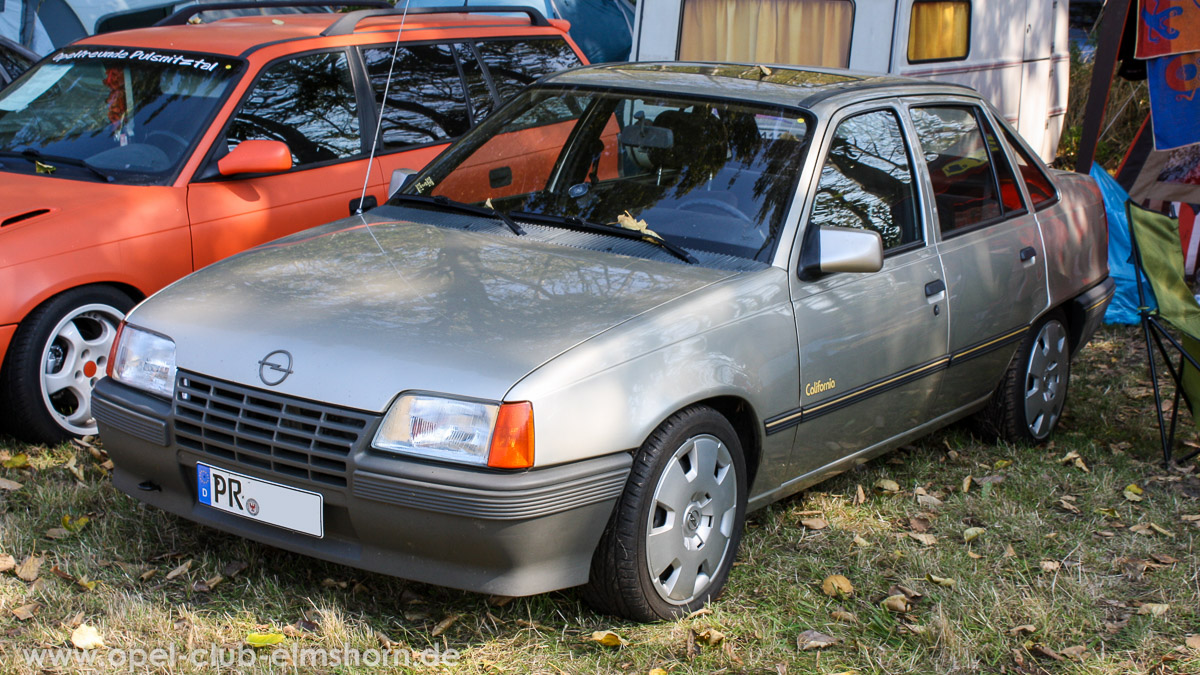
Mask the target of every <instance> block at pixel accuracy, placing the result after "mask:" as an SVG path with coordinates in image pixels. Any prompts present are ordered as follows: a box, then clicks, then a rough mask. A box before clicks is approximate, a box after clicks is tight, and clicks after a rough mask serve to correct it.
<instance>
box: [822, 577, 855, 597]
mask: <svg viewBox="0 0 1200 675" xmlns="http://www.w3.org/2000/svg"><path fill="white" fill-rule="evenodd" d="M821 592H822V593H824V594H825V595H828V596H829V597H831V598H840V597H844V596H849V595H853V594H854V584H852V583H850V580H849V579H847V578H846V577H844V576H842V575H840V574H830V575H829V576H827V577H825V580H824V581H822V582H821Z"/></svg>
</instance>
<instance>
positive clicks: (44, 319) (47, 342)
mask: <svg viewBox="0 0 1200 675" xmlns="http://www.w3.org/2000/svg"><path fill="white" fill-rule="evenodd" d="M132 306H133V301H132V300H130V298H129V297H128V296H126V295H125V294H124V293H122V292H120V291H118V290H116V289H115V288H110V287H107V286H90V287H84V288H75V289H72V290H70V291H67V292H65V293H63V294H61V295H58V296H56V297H54V298H52V299H51V300H50V301H48V302H46V303H45V304H43V305H42V306H40V307H38V308H37V309H35V310H34V311H32V312H30V313H29V316H27V317H26V318H25V320H24V321H22V322H21V325H20V326H18V327H17V331H16V333H15V334H14V335H13V340H12V342H11V343H10V344H9V346H8V353H7V355H6V356H5V359H4V366H3V369H2V370H0V397H3V401H4V405H3V411H4V412H3V416H4V424H5V427H6V428H7V430H8V431H9V433H11V434H12V435H14V436H16V437H18V438H20V439H22V440H26V441H29V442H31V443H47V444H53V443H60V442H62V441H64V440H66V439H68V438H70V437H72V436H84V435H87V434H94V433H96V421H95V420H94V419H93V418H92V405H91V400H92V387H93V386H95V384H96V381H97V380H99V379H100V378H101V377H103V376H104V371H105V368H106V367H107V365H108V354H109V351H110V349H111V348H112V343H113V339H114V338H115V337H116V334H117V326H118V324H120V322H121V319H122V318H123V317H124V316H125V313H126V312H128V311H129V309H130V308H131V307H132Z"/></svg>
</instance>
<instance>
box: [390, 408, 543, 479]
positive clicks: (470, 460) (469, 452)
mask: <svg viewBox="0 0 1200 675" xmlns="http://www.w3.org/2000/svg"><path fill="white" fill-rule="evenodd" d="M372 445H373V446H374V447H375V448H377V449H379V450H386V451H388V452H395V453H398V454H403V455H418V456H422V457H432V458H435V459H444V460H448V461H452V462H461V463H464V464H477V465H480V466H484V465H486V466H491V467H496V468H505V469H517V468H526V467H529V466H533V406H532V405H530V404H529V403H526V402H521V403H504V404H499V405H498V404H495V403H481V402H478V401H465V400H462V399H455V398H445V397H442V396H432V395H428V394H405V395H403V396H401V397H400V398H398V399H396V402H395V403H393V404H392V407H391V409H390V410H388V413H387V415H386V416H385V417H384V418H383V424H381V425H379V431H378V432H376V434H375V440H374V441H373V442H372Z"/></svg>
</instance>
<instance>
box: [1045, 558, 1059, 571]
mask: <svg viewBox="0 0 1200 675" xmlns="http://www.w3.org/2000/svg"><path fill="white" fill-rule="evenodd" d="M1041 565H1042V571H1043V572H1057V571H1058V570H1059V569H1061V568H1062V563H1060V562H1058V561H1057V560H1043V561H1042V562H1041Z"/></svg>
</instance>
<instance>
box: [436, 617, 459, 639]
mask: <svg viewBox="0 0 1200 675" xmlns="http://www.w3.org/2000/svg"><path fill="white" fill-rule="evenodd" d="M459 616H460V615H459V614H451V615H450V616H448V617H446V618H444V619H442V620H441V621H439V622H437V625H436V626H434V627H433V630H431V631H429V634H430V635H432V636H433V637H437V636H439V635H441V634H442V633H445V632H446V630H447V629H448V628H450V626H453V625H454V622H455V621H458V618H459Z"/></svg>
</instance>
